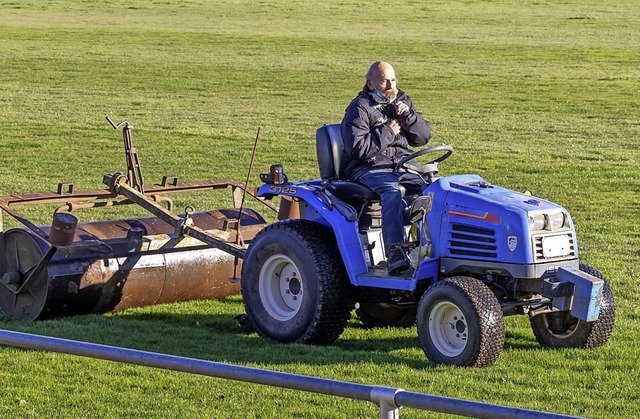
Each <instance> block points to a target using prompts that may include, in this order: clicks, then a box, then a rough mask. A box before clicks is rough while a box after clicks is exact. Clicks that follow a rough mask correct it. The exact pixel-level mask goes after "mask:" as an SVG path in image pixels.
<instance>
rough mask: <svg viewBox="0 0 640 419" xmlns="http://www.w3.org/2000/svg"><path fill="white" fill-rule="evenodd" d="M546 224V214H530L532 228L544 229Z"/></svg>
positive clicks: (530, 226)
mask: <svg viewBox="0 0 640 419" xmlns="http://www.w3.org/2000/svg"><path fill="white" fill-rule="evenodd" d="M544 226H545V216H544V214H533V215H531V216H529V228H530V229H531V230H543V229H544Z"/></svg>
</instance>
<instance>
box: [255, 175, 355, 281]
mask: <svg viewBox="0 0 640 419" xmlns="http://www.w3.org/2000/svg"><path fill="white" fill-rule="evenodd" d="M278 195H284V196H289V197H292V198H294V199H295V200H296V201H298V202H299V204H300V218H303V219H307V220H311V221H315V222H317V223H320V224H322V225H325V226H327V227H329V228H330V229H331V230H332V231H333V233H334V235H335V239H336V242H337V244H338V249H340V255H341V256H342V261H343V263H344V266H345V269H346V271H347V274H348V275H349V281H350V282H351V283H352V284H353V285H357V276H358V275H361V274H364V273H366V272H367V264H366V261H365V259H364V253H363V250H362V244H361V243H360V237H359V235H358V222H357V214H356V212H355V210H354V209H353V208H352V207H350V206H349V205H347V204H345V203H344V202H342V201H341V200H339V199H338V198H336V197H334V196H333V195H331V193H330V192H328V191H326V190H324V188H322V187H321V185H319V184H318V185H315V184H307V183H287V184H281V185H271V184H264V185H262V186H261V187H260V188H259V189H258V193H257V196H259V197H273V196H278Z"/></svg>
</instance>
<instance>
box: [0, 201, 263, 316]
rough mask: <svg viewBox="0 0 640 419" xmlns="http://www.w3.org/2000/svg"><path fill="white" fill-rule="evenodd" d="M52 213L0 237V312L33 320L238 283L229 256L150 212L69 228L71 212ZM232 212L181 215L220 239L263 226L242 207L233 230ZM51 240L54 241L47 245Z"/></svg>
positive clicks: (216, 294)
mask: <svg viewBox="0 0 640 419" xmlns="http://www.w3.org/2000/svg"><path fill="white" fill-rule="evenodd" d="M57 215H58V217H55V216H54V223H53V224H52V226H44V227H39V228H38V229H35V230H36V231H34V230H33V229H28V228H13V229H10V230H7V231H5V232H3V233H2V234H0V239H1V240H0V241H2V243H1V244H0V248H2V249H3V250H2V254H1V255H0V310H1V311H2V312H3V313H4V314H5V315H6V316H9V317H12V318H16V319H26V320H36V319H45V318H52V317H58V316H68V315H76V314H86V313H105V312H111V311H118V310H123V309H126V308H131V307H143V306H149V305H153V304H160V303H170V302H177V301H187V300H194V299H216V298H217V299H219V298H223V297H226V296H229V295H233V294H237V293H239V291H240V289H239V283H233V282H232V281H230V278H232V277H233V276H234V274H235V273H236V272H239V266H237V265H236V264H237V263H241V261H240V260H239V258H237V256H234V255H232V254H230V253H229V252H226V251H224V250H221V249H220V248H219V247H216V246H212V245H210V244H208V243H205V242H203V241H201V240H199V239H197V238H194V237H193V236H190V235H186V234H180V233H176V230H175V228H174V226H172V225H170V224H168V223H167V222H165V221H163V220H162V219H160V218H158V217H147V218H135V219H123V220H109V221H97V222H88V223H80V224H77V226H76V225H73V224H74V222H73V219H74V217H73V216H72V215H71V214H66V213H58V214H57ZM238 215H239V210H238V209H237V208H234V209H227V210H213V211H208V212H195V213H193V214H190V216H189V218H190V220H191V222H192V224H193V225H196V226H198V228H199V229H200V230H202V231H204V233H203V234H205V235H206V236H210V237H215V238H216V240H219V241H220V242H228V243H234V240H236V238H237V237H238V236H239V237H242V240H243V241H248V240H250V239H251V238H253V236H254V235H255V234H256V233H257V232H258V231H259V230H260V229H262V228H263V227H264V226H265V225H266V223H265V220H264V218H263V217H262V216H261V215H260V214H258V213H257V212H255V211H254V210H252V209H249V208H243V210H242V215H241V217H240V222H239V224H240V235H238V232H237V228H236V226H237V221H238ZM56 221H57V222H56ZM43 233H44V234H43ZM47 235H48V236H49V237H48V238H49V240H46V239H45V238H44V237H46V236H47ZM65 235H66V236H67V237H65ZM70 235H71V236H70ZM69 236H70V237H69ZM206 236H205V237H206ZM58 237H60V238H61V239H58ZM56 240H62V242H60V243H59V244H62V246H60V245H58V246H56V245H54V244H52V243H56ZM65 240H67V242H65Z"/></svg>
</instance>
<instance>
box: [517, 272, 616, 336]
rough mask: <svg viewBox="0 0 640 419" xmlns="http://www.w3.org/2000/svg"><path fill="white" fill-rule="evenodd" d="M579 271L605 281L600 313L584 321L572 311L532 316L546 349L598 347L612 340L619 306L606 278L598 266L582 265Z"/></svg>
mask: <svg viewBox="0 0 640 419" xmlns="http://www.w3.org/2000/svg"><path fill="white" fill-rule="evenodd" d="M580 270H581V271H583V272H586V273H588V274H590V275H593V276H595V277H596V278H600V279H603V280H604V287H603V290H602V302H601V306H600V315H599V316H598V320H596V321H594V322H585V321H583V320H579V319H577V318H575V317H573V316H571V313H570V312H569V311H556V312H553V313H544V314H538V315H536V316H533V317H530V318H529V320H530V322H531V329H532V330H533V334H534V335H535V337H536V340H537V341H538V343H539V344H540V345H542V346H544V347H547V348H585V349H589V348H597V347H599V346H602V345H604V344H605V343H607V342H608V341H609V338H610V337H611V333H612V332H613V326H614V324H615V321H616V305H615V301H614V300H613V292H612V291H611V287H610V286H609V283H608V282H607V280H606V279H605V278H604V276H602V274H601V273H600V272H598V270H597V269H595V268H594V267H592V266H589V265H586V264H582V263H581V264H580Z"/></svg>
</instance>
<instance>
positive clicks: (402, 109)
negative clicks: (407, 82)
mask: <svg viewBox="0 0 640 419" xmlns="http://www.w3.org/2000/svg"><path fill="white" fill-rule="evenodd" d="M406 113H409V105H407V104H406V103H404V102H401V101H397V102H396V114H398V115H404V114H406Z"/></svg>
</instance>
